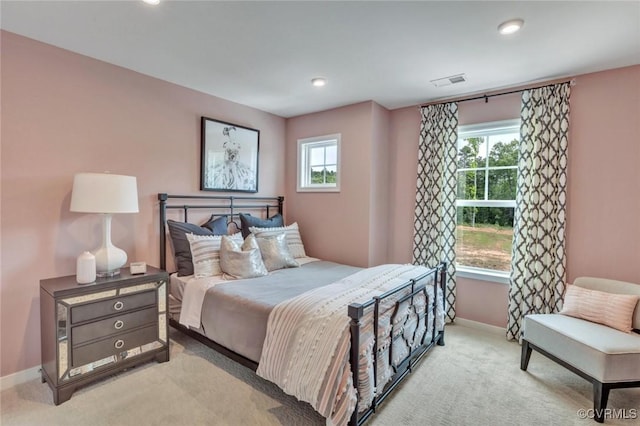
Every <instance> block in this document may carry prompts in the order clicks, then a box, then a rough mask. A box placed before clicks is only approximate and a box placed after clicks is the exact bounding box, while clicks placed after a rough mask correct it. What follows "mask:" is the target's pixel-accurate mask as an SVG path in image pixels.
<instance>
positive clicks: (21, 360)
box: [0, 32, 285, 376]
mask: <svg viewBox="0 0 640 426" xmlns="http://www.w3.org/2000/svg"><path fill="white" fill-rule="evenodd" d="M0 34H1V43H2V76H1V78H2V80H1V83H2V84H1V86H2V130H1V131H2V133H1V136H2V159H1V161H2V169H1V174H2V192H1V203H2V225H1V233H2V249H1V250H2V256H1V259H2V283H1V287H0V289H1V317H0V319H1V329H0V330H1V333H2V349H1V356H0V358H1V359H2V362H1V367H0V375H2V376H4V375H7V374H10V373H14V372H17V371H20V370H23V369H26V368H30V367H33V366H35V365H38V364H39V363H40V337H39V335H40V327H39V280H40V279H42V278H48V277H53V276H59V275H68V274H74V273H75V258H76V256H77V255H78V254H79V253H80V252H82V251H83V250H86V249H92V248H94V246H97V245H99V243H100V223H99V220H98V218H97V217H95V216H92V215H85V214H77V213H70V212H69V198H70V190H71V184H72V180H73V175H74V174H75V173H76V172H83V171H93V172H101V171H105V170H109V171H111V172H113V173H119V174H127V175H133V176H136V177H137V178H138V192H139V197H140V213H138V214H132V215H116V216H115V217H114V223H113V227H112V232H113V234H112V237H113V242H114V244H116V245H117V246H119V247H121V248H123V249H124V250H125V251H126V252H127V254H128V255H129V259H130V260H139V261H146V262H148V263H149V264H151V265H157V264H158V259H159V255H158V238H159V237H158V227H159V225H158V219H157V207H156V206H157V201H156V194H157V193H158V192H169V193H191V194H198V193H201V192H200V191H199V182H200V180H199V179H200V178H199V176H200V116H202V115H205V116H209V117H212V118H217V119H220V120H224V121H230V122H233V123H237V124H240V125H245V126H248V127H251V128H256V129H260V176H259V189H260V194H262V195H265V196H267V195H281V194H283V193H284V189H285V188H284V174H285V172H284V169H285V167H284V158H285V157H284V153H285V146H284V140H285V120H284V119H283V118H280V117H277V116H274V115H271V114H267V113H264V112H262V111H258V110H255V109H252V108H249V107H246V106H243V105H239V104H236V103H233V102H229V101H226V100H223V99H219V98H216V97H213V96H209V95H205V94H202V93H199V92H195V91H192V90H189V89H185V88H183V87H179V86H176V85H173V84H169V83H167V82H164V81H161V80H157V79H154V78H151V77H148V76H144V75H142V74H138V73H136V72H133V71H130V70H126V69H123V68H119V67H116V66H113V65H110V64H107V63H104V62H100V61H97V60H94V59H91V58H88V57H85V56H81V55H77V54H74V53H71V52H68V51H65V50H62V49H58V48H55V47H52V46H49V45H45V44H42V43H39V42H35V41H33V40H29V39H26V38H23V37H20V36H17V35H15V34H12V33H8V32H2V33H0Z"/></svg>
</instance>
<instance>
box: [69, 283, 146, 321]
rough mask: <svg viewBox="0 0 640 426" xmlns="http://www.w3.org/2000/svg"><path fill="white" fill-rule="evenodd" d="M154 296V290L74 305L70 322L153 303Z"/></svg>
mask: <svg viewBox="0 0 640 426" xmlns="http://www.w3.org/2000/svg"><path fill="white" fill-rule="evenodd" d="M156 297H157V296H156V292H155V291H145V292H143V293H137V294H132V295H130V296H121V297H115V298H113V299H109V300H104V301H101V302H95V303H89V304H86V305H80V306H74V307H72V308H71V323H72V324H77V323H79V322H83V321H89V320H92V319H99V318H101V317H104V316H106V315H111V314H115V313H118V312H126V311H130V310H132V309H136V308H141V307H143V306H150V305H155V304H156Z"/></svg>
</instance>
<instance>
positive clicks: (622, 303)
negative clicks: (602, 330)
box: [560, 285, 640, 333]
mask: <svg viewBox="0 0 640 426" xmlns="http://www.w3.org/2000/svg"><path fill="white" fill-rule="evenodd" d="M639 297H640V296H638V295H633V294H614V293H607V292H604V291H597V290H589V289H586V288H582V287H579V286H576V285H570V286H569V287H568V288H567V292H566V294H565V295H564V305H563V308H562V311H560V313H561V314H563V315H569V316H572V317H576V318H581V319H584V320H587V321H591V322H597V323H598V324H603V325H606V326H609V327H611V328H615V329H616V330H620V331H624V332H625V333H629V332H630V331H631V329H632V326H631V321H632V319H633V311H634V309H635V307H636V303H638V298H639Z"/></svg>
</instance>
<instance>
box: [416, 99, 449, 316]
mask: <svg viewBox="0 0 640 426" xmlns="http://www.w3.org/2000/svg"><path fill="white" fill-rule="evenodd" d="M457 158H458V104H456V103H446V104H439V105H429V106H426V107H423V108H422V126H421V129H420V143H419V146H418V186H417V190H416V211H415V219H414V225H413V228H414V235H413V263H414V264H418V265H425V266H427V267H429V268H432V267H435V266H436V265H437V264H439V263H440V262H442V261H445V262H447V299H446V301H447V305H448V309H447V317H448V321H453V320H454V319H455V316H456V311H455V303H456V251H455V245H456V188H457Z"/></svg>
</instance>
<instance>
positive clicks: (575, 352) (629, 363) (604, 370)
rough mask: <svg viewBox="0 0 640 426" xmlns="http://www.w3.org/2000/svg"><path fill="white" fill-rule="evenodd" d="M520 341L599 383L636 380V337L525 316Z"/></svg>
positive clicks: (562, 319) (558, 318)
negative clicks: (529, 344) (563, 362)
mask: <svg viewBox="0 0 640 426" xmlns="http://www.w3.org/2000/svg"><path fill="white" fill-rule="evenodd" d="M524 338H525V339H526V340H527V341H529V342H531V343H532V344H534V345H536V346H538V347H539V348H541V349H544V350H545V351H547V352H549V353H550V354H551V355H554V356H556V357H557V358H560V359H561V360H563V361H565V362H567V363H568V364H571V365H572V366H574V367H576V368H577V369H579V370H581V371H583V372H584V373H586V374H588V375H589V376H591V377H593V378H595V379H597V380H599V381H600V382H602V383H607V382H632V381H638V380H640V334H638V333H623V332H621V331H618V330H615V329H613V328H610V327H607V326H604V325H601V324H596V323H593V322H589V321H585V320H582V319H578V318H573V317H569V316H565V315H559V314H534V315H527V316H526V317H525V319H524Z"/></svg>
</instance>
